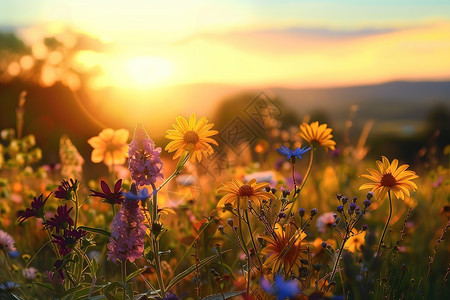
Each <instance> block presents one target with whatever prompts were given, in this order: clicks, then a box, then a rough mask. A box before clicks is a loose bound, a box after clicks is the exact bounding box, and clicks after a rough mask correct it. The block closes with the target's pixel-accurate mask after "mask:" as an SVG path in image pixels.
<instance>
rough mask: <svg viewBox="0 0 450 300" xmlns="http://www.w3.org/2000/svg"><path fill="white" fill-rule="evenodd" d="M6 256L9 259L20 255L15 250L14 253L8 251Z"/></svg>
mask: <svg viewBox="0 0 450 300" xmlns="http://www.w3.org/2000/svg"><path fill="white" fill-rule="evenodd" d="M8 255H9V257H11V258H17V257H19V256H20V253H19V251H17V250H15V251H9V252H8Z"/></svg>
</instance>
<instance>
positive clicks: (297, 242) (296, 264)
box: [261, 224, 306, 277]
mask: <svg viewBox="0 0 450 300" xmlns="http://www.w3.org/2000/svg"><path fill="white" fill-rule="evenodd" d="M305 237H306V233H305V232H303V230H301V229H297V228H295V226H294V225H292V224H288V225H287V226H286V227H285V228H284V229H283V227H282V226H281V225H280V224H276V226H275V236H261V238H262V239H264V240H266V241H267V246H266V247H265V248H264V249H262V250H261V253H262V254H264V255H268V258H267V260H266V261H265V262H264V267H265V268H268V269H272V274H276V273H279V272H280V269H283V270H284V273H285V276H286V277H287V276H289V275H290V273H291V272H294V273H295V274H296V275H297V276H298V275H299V274H298V272H299V268H300V267H301V262H300V260H301V259H302V258H303V256H302V254H303V253H304V252H305V249H306V248H305V247H303V244H302V240H303V239H305Z"/></svg>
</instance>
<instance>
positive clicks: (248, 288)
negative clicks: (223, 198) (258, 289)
mask: <svg viewBox="0 0 450 300" xmlns="http://www.w3.org/2000/svg"><path fill="white" fill-rule="evenodd" d="M244 211H246V210H244ZM237 212H238V222H239V236H240V238H241V244H242V247H244V250H245V254H246V255H247V258H248V266H247V274H248V278H247V280H248V281H247V296H249V291H250V273H251V270H252V267H251V261H250V253H249V251H248V248H247V243H246V242H245V241H244V235H243V234H242V217H241V208H240V197H238V201H237ZM255 251H256V250H255Z"/></svg>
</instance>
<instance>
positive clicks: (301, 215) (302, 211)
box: [298, 208, 305, 218]
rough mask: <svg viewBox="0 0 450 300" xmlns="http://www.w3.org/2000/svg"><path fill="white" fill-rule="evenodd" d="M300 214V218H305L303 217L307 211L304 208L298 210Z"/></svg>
mask: <svg viewBox="0 0 450 300" xmlns="http://www.w3.org/2000/svg"><path fill="white" fill-rule="evenodd" d="M298 214H299V215H300V217H302V218H303V216H304V215H305V210H304V209H303V208H300V209H299V210H298Z"/></svg>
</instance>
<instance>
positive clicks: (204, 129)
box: [166, 114, 219, 162]
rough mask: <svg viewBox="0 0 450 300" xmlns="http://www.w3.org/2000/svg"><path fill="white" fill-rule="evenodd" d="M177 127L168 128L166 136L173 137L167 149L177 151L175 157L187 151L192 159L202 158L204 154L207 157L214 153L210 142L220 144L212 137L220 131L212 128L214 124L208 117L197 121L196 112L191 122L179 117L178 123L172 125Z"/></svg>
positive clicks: (198, 159)
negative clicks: (209, 121)
mask: <svg viewBox="0 0 450 300" xmlns="http://www.w3.org/2000/svg"><path fill="white" fill-rule="evenodd" d="M172 126H173V128H175V129H169V130H167V134H166V138H167V139H171V140H173V141H171V142H170V143H169V144H168V145H167V146H166V150H167V151H169V153H170V152H173V151H176V152H175V155H174V156H173V159H177V158H178V157H180V156H181V155H182V154H183V153H184V152H185V151H188V152H189V155H190V159H191V161H195V160H196V159H197V161H198V162H200V161H201V160H202V156H204V157H207V156H208V155H210V154H212V153H214V150H213V148H212V147H211V145H210V144H214V145H216V146H218V144H217V142H216V141H215V140H213V139H212V138H210V137H211V136H213V135H216V134H217V133H219V132H218V131H217V130H210V129H211V128H212V127H213V126H214V124H213V123H209V124H208V120H207V119H206V117H203V118H201V119H199V120H198V121H197V118H196V116H195V114H192V115H191V117H190V118H189V122H187V121H186V119H184V118H183V117H181V116H178V117H177V124H173V125H172Z"/></svg>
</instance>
